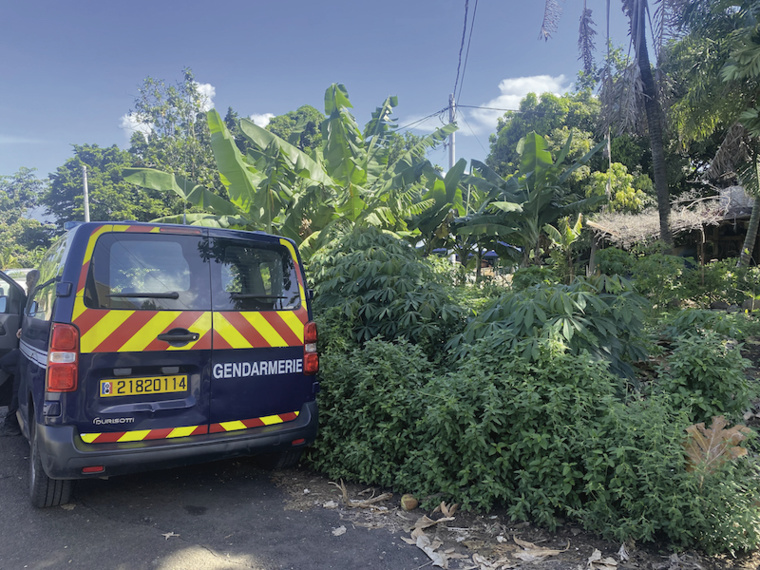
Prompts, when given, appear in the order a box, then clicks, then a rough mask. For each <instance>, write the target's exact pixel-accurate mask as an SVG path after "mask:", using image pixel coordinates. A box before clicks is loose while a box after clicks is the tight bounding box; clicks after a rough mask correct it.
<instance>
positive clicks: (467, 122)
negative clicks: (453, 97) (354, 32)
mask: <svg viewBox="0 0 760 570" xmlns="http://www.w3.org/2000/svg"><path fill="white" fill-rule="evenodd" d="M571 87H572V82H569V81H568V80H567V78H566V77H565V76H564V75H559V76H557V77H552V76H551V75H533V76H531V77H510V78H507V79H502V80H501V82H500V83H499V91H500V94H499V95H498V96H497V97H494V98H493V99H490V100H489V101H486V102H485V103H480V104H479V105H478V106H479V107H483V108H480V109H471V108H467V107H460V108H458V109H457V117H458V121H457V122H458V123H459V130H458V131H457V135H458V136H459V135H462V136H472V135H475V136H480V135H488V134H491V133H493V132H496V125H497V122H498V120H499V118H500V117H502V116H503V115H504V113H505V111H507V110H513V111H514V110H517V109H519V108H520V101H522V100H523V99H524V98H525V96H526V95H527V94H528V93H536V94H537V95H539V96H540V95H541V94H543V93H554V94H555V95H562V94H563V93H566V92H567V91H569V90H570V88H571ZM448 118H449V113H448V110H445V111H443V113H441V114H440V115H434V116H432V117H428V118H423V117H422V116H410V117H405V118H404V119H403V120H402V121H400V122H399V123H400V124H401V125H402V126H408V128H411V129H414V130H416V131H422V132H425V133H431V132H433V131H434V130H435V129H437V128H439V127H441V126H442V125H443V124H445V123H448ZM418 121H419V122H418ZM409 125H412V126H409Z"/></svg>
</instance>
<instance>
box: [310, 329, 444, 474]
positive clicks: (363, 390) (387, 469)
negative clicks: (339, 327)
mask: <svg viewBox="0 0 760 570" xmlns="http://www.w3.org/2000/svg"><path fill="white" fill-rule="evenodd" d="M320 367H321V372H320V374H321V377H322V381H321V385H322V391H321V392H320V394H319V414H320V433H319V438H317V441H316V443H315V445H314V446H313V447H312V448H311V449H310V450H309V453H308V459H309V461H310V462H311V464H312V465H313V466H314V467H315V468H317V469H320V470H322V471H324V472H325V473H327V474H328V475H329V476H331V477H334V478H336V479H337V478H339V477H347V478H351V479H354V480H357V481H361V482H363V483H367V484H379V485H385V486H387V487H391V486H393V485H394V484H395V477H396V474H397V471H398V467H399V465H402V464H403V463H404V461H405V460H406V458H407V457H408V455H409V453H410V452H411V451H412V449H413V448H414V447H415V445H417V444H418V442H417V441H415V439H414V433H413V432H412V430H411V429H410V427H411V425H412V423H413V421H414V419H415V418H414V416H412V415H411V409H412V408H417V407H418V406H417V405H416V404H415V401H416V400H418V399H419V398H421V395H420V394H421V392H422V390H423V388H424V386H425V385H426V384H427V383H428V382H429V378H430V377H431V376H432V375H433V371H432V366H431V364H430V363H429V362H428V360H427V358H426V357H425V355H424V353H423V352H422V350H421V349H420V348H419V347H418V346H414V345H412V344H409V343H408V342H406V341H403V340H402V341H399V342H397V343H390V342H386V341H381V340H378V339H374V340H370V341H367V342H366V343H365V344H364V347H363V348H356V349H354V350H352V351H350V352H336V351H330V352H327V353H325V354H323V355H322V358H321V360H320Z"/></svg>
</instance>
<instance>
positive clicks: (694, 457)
mask: <svg viewBox="0 0 760 570" xmlns="http://www.w3.org/2000/svg"><path fill="white" fill-rule="evenodd" d="M727 425H728V422H727V421H726V418H724V417H723V416H713V419H712V424H711V425H710V427H709V428H706V427H705V424H704V423H699V424H695V425H693V426H689V427H688V428H686V431H687V433H688V434H689V436H690V437H689V439H688V441H687V442H686V455H687V456H688V459H689V465H688V467H687V469H689V470H693V469H694V468H696V467H697V466H699V465H702V466H704V469H705V472H706V473H710V472H712V471H714V470H715V469H717V468H718V467H720V466H721V465H722V464H723V463H724V462H725V461H727V460H729V459H736V458H738V457H742V456H744V455H746V454H747V448H746V447H741V446H740V445H739V444H740V443H741V442H742V441H744V440H745V439H747V434H749V433H751V430H750V429H749V428H748V427H747V426H744V425H741V424H740V425H735V426H734V427H732V428H728V429H726V426H727Z"/></svg>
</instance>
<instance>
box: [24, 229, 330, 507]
mask: <svg viewBox="0 0 760 570" xmlns="http://www.w3.org/2000/svg"><path fill="white" fill-rule="evenodd" d="M25 307H26V308H25V310H24V315H23V321H22V334H21V340H20V347H19V348H20V352H21V358H20V364H19V375H20V384H19V411H18V413H17V415H18V418H19V423H20V425H21V431H22V433H23V434H24V436H25V437H26V438H27V439H28V440H29V442H30V446H31V454H30V459H29V463H30V469H29V489H30V497H31V501H32V504H34V505H35V506H37V507H48V506H54V505H59V504H62V503H65V502H67V501H68V500H69V498H70V495H71V491H72V485H73V481H74V480H76V479H84V478H90V477H107V476H111V475H120V474H125V473H132V472H137V471H145V470H151V469H158V468H166V467H174V466H180V465H186V464H189V463H196V462H203V461H210V460H215V459H222V458H228V457H234V456H240V455H264V456H265V458H266V459H267V461H268V462H269V463H271V464H273V465H274V466H277V467H285V466H289V465H293V464H295V463H296V462H297V461H298V459H299V458H300V455H301V452H302V450H303V448H304V446H306V445H308V444H310V443H311V442H313V440H314V439H315V437H316V434H317V405H316V394H317V391H318V389H319V384H318V382H317V380H316V376H315V375H316V373H317V371H318V367H319V357H318V354H317V330H316V325H315V323H314V322H313V320H312V313H311V307H310V292H309V291H308V289H307V287H306V281H305V276H304V271H303V265H302V263H301V260H300V257H299V254H298V250H297V248H296V246H295V244H294V243H293V242H292V241H290V240H287V239H285V238H281V237H277V236H273V235H269V234H264V233H260V232H244V231H235V230H223V229H216V228H204V227H197V226H181V225H161V224H150V223H136V222H88V223H83V224H79V225H76V226H75V227H73V228H71V229H70V230H69V231H68V232H67V234H66V235H65V236H64V237H62V238H61V239H60V241H58V242H57V243H56V245H54V247H53V248H51V250H50V251H49V253H48V254H47V256H46V257H45V259H44V261H43V262H42V263H41V265H40V267H39V279H38V281H37V284H36V286H35V287H34V289H33V290H32V291H31V292H30V293H29V298H28V301H27V302H26V305H25Z"/></svg>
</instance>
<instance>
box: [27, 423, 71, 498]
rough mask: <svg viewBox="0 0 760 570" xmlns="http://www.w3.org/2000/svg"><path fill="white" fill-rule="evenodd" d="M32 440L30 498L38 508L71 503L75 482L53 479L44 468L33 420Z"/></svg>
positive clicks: (30, 424) (31, 427)
mask: <svg viewBox="0 0 760 570" xmlns="http://www.w3.org/2000/svg"><path fill="white" fill-rule="evenodd" d="M29 431H30V436H31V439H30V441H29V445H30V447H31V453H30V454H29V455H30V457H29V498H30V499H31V501H32V505H33V506H35V507H38V508H43V507H57V506H58V505H64V504H66V503H68V502H69V499H70V498H71V491H72V489H73V488H74V482H73V481H70V480H63V479H51V478H50V477H48V476H47V474H46V473H45V471H44V469H43V468H42V460H41V459H40V451H39V445H38V443H37V426H36V424H35V422H34V419H32V420H31V421H30V422H29Z"/></svg>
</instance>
